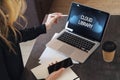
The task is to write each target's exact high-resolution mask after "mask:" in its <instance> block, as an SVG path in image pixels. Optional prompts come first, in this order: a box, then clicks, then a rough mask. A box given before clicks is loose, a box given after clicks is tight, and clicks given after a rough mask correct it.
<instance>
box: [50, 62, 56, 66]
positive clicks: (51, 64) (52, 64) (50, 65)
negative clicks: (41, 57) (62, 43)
mask: <svg viewBox="0 0 120 80" xmlns="http://www.w3.org/2000/svg"><path fill="white" fill-rule="evenodd" d="M56 63H57V61H56V62H54V63H53V62H52V63H50V64H49V66H51V65H53V64H56Z"/></svg>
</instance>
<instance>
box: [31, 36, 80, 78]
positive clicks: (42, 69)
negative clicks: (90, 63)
mask: <svg viewBox="0 0 120 80" xmlns="http://www.w3.org/2000/svg"><path fill="white" fill-rule="evenodd" d="M56 35H57V34H55V35H54V37H55V36H56ZM54 37H53V38H54ZM66 58H68V56H65V55H64V54H63V53H60V52H58V51H55V50H53V49H51V48H49V47H46V49H45V50H44V52H43V53H42V55H41V56H40V58H39V60H40V62H39V63H40V64H41V65H39V66H37V67H35V68H33V69H31V71H32V72H33V74H34V75H35V77H36V78H37V79H42V78H46V77H47V76H48V75H49V73H48V69H47V68H48V66H49V64H51V63H54V62H56V61H58V62H59V61H62V60H64V59H66ZM72 61H73V63H74V64H78V63H79V62H77V61H74V60H72ZM57 80H80V78H79V77H78V76H77V75H76V73H74V71H73V70H72V69H71V68H70V67H69V68H67V69H65V71H64V72H63V74H62V75H61V76H60V77H59V78H58V79H57Z"/></svg>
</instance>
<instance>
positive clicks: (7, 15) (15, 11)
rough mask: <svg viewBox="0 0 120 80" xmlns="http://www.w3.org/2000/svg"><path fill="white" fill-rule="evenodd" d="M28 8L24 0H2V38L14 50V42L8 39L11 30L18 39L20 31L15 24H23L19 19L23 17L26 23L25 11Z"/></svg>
mask: <svg viewBox="0 0 120 80" xmlns="http://www.w3.org/2000/svg"><path fill="white" fill-rule="evenodd" d="M25 10H26V3H25V1H24V0H0V38H2V39H3V40H4V41H5V43H6V44H7V46H8V47H9V48H10V50H12V51H13V52H15V51H14V49H13V47H12V44H11V42H10V41H9V40H7V37H8V33H9V30H12V32H13V33H14V37H15V40H16V39H17V33H19V34H20V32H19V31H18V30H17V29H16V27H15V25H14V24H18V25H19V26H22V25H21V24H20V23H19V22H17V19H18V18H20V17H21V19H23V20H24V21H25V22H26V23H27V20H26V19H25V18H24V16H23V13H24V12H25Z"/></svg>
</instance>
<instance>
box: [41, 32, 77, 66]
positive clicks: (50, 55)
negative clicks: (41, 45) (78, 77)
mask: <svg viewBox="0 0 120 80" xmlns="http://www.w3.org/2000/svg"><path fill="white" fill-rule="evenodd" d="M57 35H58V33H55V34H54V36H53V37H52V39H54V38H55V37H56V36H57ZM52 39H51V40H52ZM66 58H68V56H66V55H65V54H63V53H61V52H59V51H56V50H54V49H52V48H49V47H46V49H45V50H44V52H43V53H42V55H41V56H40V58H39V60H40V61H39V63H41V64H44V63H45V64H50V63H52V62H56V61H61V60H64V59H66ZM72 61H73V63H74V64H79V62H77V61H75V60H73V59H72Z"/></svg>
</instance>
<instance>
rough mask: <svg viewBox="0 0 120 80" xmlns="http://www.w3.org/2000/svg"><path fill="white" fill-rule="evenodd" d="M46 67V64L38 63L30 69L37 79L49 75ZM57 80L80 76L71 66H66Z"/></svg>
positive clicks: (72, 79) (70, 79)
mask: <svg viewBox="0 0 120 80" xmlns="http://www.w3.org/2000/svg"><path fill="white" fill-rule="evenodd" d="M47 67H48V66H47V65H39V66H37V67H35V68H33V69H32V70H31V71H32V72H33V74H34V75H35V77H36V78H37V79H42V78H46V77H48V75H49V73H48V70H47ZM57 80H80V78H79V77H78V76H77V75H76V74H75V73H74V72H73V70H72V69H71V68H67V69H65V71H64V72H63V74H62V75H61V76H59V78H58V79H57Z"/></svg>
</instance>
